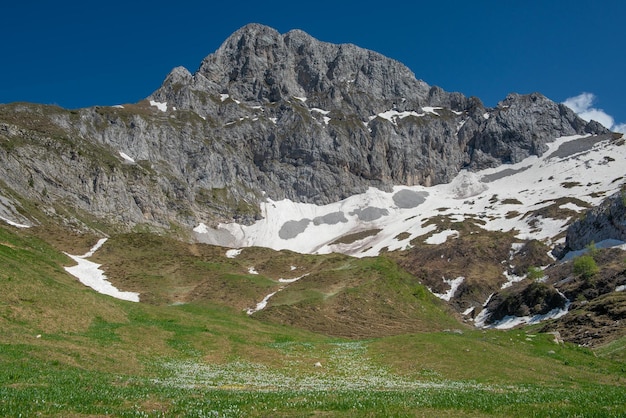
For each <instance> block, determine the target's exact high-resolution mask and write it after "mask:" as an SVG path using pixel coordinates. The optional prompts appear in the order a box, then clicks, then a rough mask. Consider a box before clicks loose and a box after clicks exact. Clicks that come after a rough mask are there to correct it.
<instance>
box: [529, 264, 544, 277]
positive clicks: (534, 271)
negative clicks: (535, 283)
mask: <svg viewBox="0 0 626 418" xmlns="http://www.w3.org/2000/svg"><path fill="white" fill-rule="evenodd" d="M543 276H544V274H543V270H541V269H540V268H539V267H529V268H528V272H527V273H526V277H527V278H529V279H531V280H539V279H541V278H542V277H543Z"/></svg>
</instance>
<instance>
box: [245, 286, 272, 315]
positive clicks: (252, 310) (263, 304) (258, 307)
mask: <svg viewBox="0 0 626 418" xmlns="http://www.w3.org/2000/svg"><path fill="white" fill-rule="evenodd" d="M278 292H279V291H278V290H277V291H276V292H272V293H270V294H269V295H267V296H265V297H264V298H263V300H262V301H261V302H259V303H257V304H256V306H255V307H254V308H249V309H248V310H247V311H246V313H247V314H248V315H252V314H253V313H255V312H258V311H260V310H262V309H265V307H266V306H267V302H268V301H269V300H270V298H271V297H272V296H274V295H275V294H276V293H278Z"/></svg>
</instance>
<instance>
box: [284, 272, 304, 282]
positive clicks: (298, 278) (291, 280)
mask: <svg viewBox="0 0 626 418" xmlns="http://www.w3.org/2000/svg"><path fill="white" fill-rule="evenodd" d="M308 275H309V273H307V274H303V275H302V276H300V277H294V278H293V279H278V281H279V282H280V283H293V282H297V281H298V280H300V279H301V278H303V277H306V276H308Z"/></svg>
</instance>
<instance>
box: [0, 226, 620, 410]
mask: <svg viewBox="0 0 626 418" xmlns="http://www.w3.org/2000/svg"><path fill="white" fill-rule="evenodd" d="M37 235H38V231H37V230H36V229H30V230H17V229H15V228H10V227H4V226H0V329H1V332H0V364H1V365H2V367H0V416H20V415H21V416H35V415H44V416H59V417H61V416H63V417H67V416H74V417H78V416H105V415H108V416H197V417H200V416H310V415H326V416H433V415H446V416H487V415H495V416H528V415H533V414H534V415H536V416H572V415H578V416H585V415H588V416H620V415H624V414H626V390H625V385H626V365H625V364H624V363H623V358H622V357H620V356H619V355H616V354H615V353H620V352H623V348H624V345H625V343H624V341H623V340H619V341H616V342H614V343H612V345H610V346H606V347H603V348H601V349H598V350H597V351H596V352H592V351H590V350H587V349H583V348H579V347H576V346H572V345H569V344H565V345H563V344H556V343H554V342H553V341H552V337H551V336H550V335H546V334H539V333H536V332H534V331H535V330H534V329H527V330H526V331H519V330H513V331H509V332H500V331H477V330H470V329H467V328H464V327H463V326H462V325H461V324H460V323H459V322H457V321H456V320H455V319H454V318H453V317H452V316H450V315H448V313H447V311H446V310H445V309H444V307H443V306H442V305H440V304H439V303H438V301H437V300H436V299H433V298H432V296H431V295H430V294H429V293H427V292H426V291H424V290H423V288H422V287H420V286H419V285H418V284H417V283H416V282H415V281H414V279H413V278H412V276H410V275H408V274H407V273H406V272H404V271H403V270H401V269H399V268H398V267H397V266H396V265H395V264H394V263H392V262H391V261H390V260H388V259H385V258H374V259H366V260H354V259H350V258H348V257H344V256H325V257H314V256H303V255H299V254H293V253H288V252H281V253H276V252H273V251H270V250H264V249H255V248H251V249H246V250H244V251H243V252H242V253H241V254H240V255H239V256H237V257H236V258H227V257H226V256H225V249H222V248H216V247H210V246H203V245H189V244H184V243H180V242H178V241H175V240H170V239H167V238H162V237H156V236H153V235H149V234H136V235H119V236H113V237H111V238H110V239H109V241H107V243H106V244H105V246H104V247H102V248H101V250H99V251H98V252H97V253H96V255H95V257H94V258H93V259H94V260H95V261H97V262H98V263H103V268H104V269H105V271H106V272H107V274H108V275H109V277H110V278H111V281H112V282H114V283H115V284H116V285H118V287H119V288H121V289H122V290H133V291H139V292H140V293H141V297H142V298H145V300H144V301H142V302H140V303H133V302H125V301H120V300H117V299H113V298H110V297H108V296H105V295H100V294H98V293H96V292H94V291H93V290H91V289H89V288H86V287H85V286H83V285H82V284H81V283H79V282H78V281H77V280H76V279H75V278H73V277H72V276H70V275H68V274H67V273H66V272H65V271H64V269H63V266H66V265H71V264H72V263H73V262H72V260H71V259H69V258H68V257H67V256H65V255H64V254H63V253H62V252H60V251H59V250H58V249H57V248H55V247H53V246H51V245H50V244H48V243H47V242H46V241H44V240H42V239H41V238H39V237H38V236H37ZM68 240H70V239H69V238H68ZM91 240H93V241H94V242H95V239H94V238H93V237H92V238H89V239H88V240H86V241H85V242H84V243H83V244H81V245H84V246H85V248H89V246H90V245H91V244H93V243H92V242H90V241H91ZM61 244H63V239H62V238H58V240H57V241H55V246H56V245H61ZM81 245H76V246H77V248H78V247H81ZM85 251H86V249H85ZM292 266H293V267H295V269H292ZM251 267H253V268H254V269H255V271H258V273H259V274H251V273H250V272H249V269H250V268H251ZM307 273H308V274H309V275H308V276H305V277H303V278H302V279H300V280H299V281H296V282H294V283H291V284H284V283H280V282H279V281H278V279H279V278H281V277H283V278H293V277H298V276H302V275H304V274H307ZM287 275H288V276H287ZM285 276H287V277H285ZM281 286H285V287H284V289H283V290H281V291H280V292H279V293H277V294H276V295H275V297H276V299H275V300H272V299H270V304H269V305H268V308H267V309H266V310H262V311H260V312H258V313H256V314H254V315H251V316H249V315H247V314H246V313H245V312H244V309H245V308H247V307H250V306H254V304H255V303H257V302H259V301H260V300H261V299H262V298H263V297H264V296H265V295H267V294H268V293H270V292H273V291H275V290H277V289H278V288H280V287H281ZM390 298H394V299H390ZM142 300H143V299H142ZM339 306H345V307H347V311H346V312H347V313H345V315H348V314H350V316H347V317H346V318H347V319H346V320H345V322H344V323H342V322H341V320H340V319H341V316H340V312H339V311H338V310H337V309H338V307H339ZM394 307H397V310H396V309H392V308H394ZM369 309H371V310H372V311H373V312H375V313H376V315H371V314H365V313H364V312H369ZM354 311H356V312H361V313H360V315H361V316H359V315H357V314H354V313H351V312H354ZM299 312H310V315H309V316H308V317H307V316H305V317H304V318H309V319H310V320H311V321H312V322H311V326H310V329H307V323H306V322H305V320H304V319H299V320H295V319H294V321H293V322H294V325H289V321H287V320H286V319H285V318H289V315H290V314H294V315H295V314H296V313H299ZM332 314H334V315H335V316H332ZM368 315H369V316H368ZM376 316H379V317H380V318H379V319H378V320H377V319H376ZM326 317H328V321H330V322H329V323H330V324H333V325H332V327H331V326H327V328H325V329H322V327H320V326H319V324H322V323H324V320H323V318H326ZM359 318H361V319H362V320H363V321H365V320H368V318H369V320H371V321H373V323H374V324H375V325H376V324H377V325H376V326H378V327H379V330H380V331H381V334H380V336H377V337H373V336H369V337H367V338H362V337H358V336H356V335H350V337H352V338H350V339H348V338H345V337H347V335H346V336H345V337H342V336H338V335H339V334H343V331H341V332H333V328H334V327H337V328H339V329H340V330H341V329H342V328H341V327H342V326H343V327H344V328H343V329H344V330H348V329H350V321H351V320H353V319H354V320H356V319H359ZM403 318H404V319H406V320H407V321H408V322H409V323H412V324H413V325H411V326H414V327H415V328H414V329H410V328H407V329H404V330H400V329H397V328H396V329H395V331H394V332H387V333H385V332H383V331H384V330H385V328H384V325H385V324H391V323H399V322H400V320H401V319H403ZM376 321H378V322H376ZM420 324H421V325H420ZM427 324H428V325H427ZM360 325H361V324H359V323H358V321H357V322H356V326H357V327H358V326H360ZM418 326H419V327H423V328H419V327H418ZM311 330H314V331H315V332H312V331H311ZM400 331H402V332H400ZM418 331H419V332H418ZM318 362H319V367H318V366H316V363H318Z"/></svg>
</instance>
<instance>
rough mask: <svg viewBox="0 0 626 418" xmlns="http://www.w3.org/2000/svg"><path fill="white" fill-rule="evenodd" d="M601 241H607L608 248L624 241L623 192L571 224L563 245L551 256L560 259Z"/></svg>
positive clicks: (625, 199) (625, 198)
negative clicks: (571, 252)
mask: <svg viewBox="0 0 626 418" xmlns="http://www.w3.org/2000/svg"><path fill="white" fill-rule="evenodd" d="M603 241H604V242H607V241H608V244H609V245H608V246H610V244H612V243H618V242H624V241H626V192H625V191H624V190H622V191H620V192H617V193H614V194H613V195H611V196H609V197H608V198H607V199H605V200H604V201H603V202H602V204H600V205H599V206H597V207H595V208H592V209H589V210H588V211H587V212H585V215H584V217H583V218H582V219H579V220H577V221H576V222H574V223H572V224H571V225H570V226H569V228H568V230H567V236H566V239H565V245H564V246H560V247H557V248H555V250H554V251H553V254H554V255H555V256H556V257H557V258H562V257H564V256H565V255H566V254H567V253H569V252H570V251H580V250H583V249H584V248H585V247H587V246H589V245H590V244H598V243H602V242H603Z"/></svg>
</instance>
